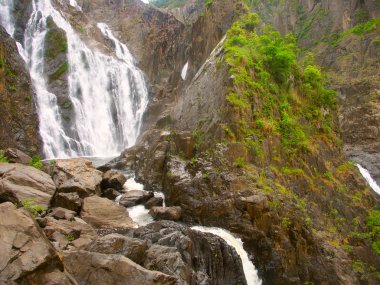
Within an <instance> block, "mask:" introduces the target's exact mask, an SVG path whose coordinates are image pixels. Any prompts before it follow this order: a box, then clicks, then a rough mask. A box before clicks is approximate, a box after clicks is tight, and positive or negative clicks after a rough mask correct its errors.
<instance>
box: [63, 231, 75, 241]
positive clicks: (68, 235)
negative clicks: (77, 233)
mask: <svg viewBox="0 0 380 285" xmlns="http://www.w3.org/2000/svg"><path fill="white" fill-rule="evenodd" d="M65 238H66V239H67V240H68V241H73V240H74V239H75V237H74V236H73V235H72V234H71V233H68V234H67V235H66V236H65Z"/></svg>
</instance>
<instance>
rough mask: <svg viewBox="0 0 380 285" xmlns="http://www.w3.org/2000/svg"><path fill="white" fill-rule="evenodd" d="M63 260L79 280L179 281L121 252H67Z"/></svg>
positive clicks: (170, 284) (133, 284) (164, 284)
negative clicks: (139, 263)
mask: <svg viewBox="0 0 380 285" xmlns="http://www.w3.org/2000/svg"><path fill="white" fill-rule="evenodd" d="M64 264H65V268H66V269H67V270H68V271H69V272H70V273H71V274H72V275H73V277H74V278H75V279H76V280H77V281H78V283H79V284H92V285H104V284H114V285H153V284H155V285H174V284H176V281H177V278H175V277H173V276H169V275H166V274H164V273H161V272H157V271H149V270H147V269H145V268H143V267H141V266H140V265H138V264H136V263H134V262H133V261H131V260H130V259H128V258H126V257H125V256H123V255H120V254H102V253H97V252H88V251H83V250H81V251H73V252H65V253H64Z"/></svg>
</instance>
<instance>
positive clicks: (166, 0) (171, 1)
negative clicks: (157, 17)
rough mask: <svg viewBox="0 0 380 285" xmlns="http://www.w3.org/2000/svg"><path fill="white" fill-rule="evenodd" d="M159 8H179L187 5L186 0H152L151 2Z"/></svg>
mask: <svg viewBox="0 0 380 285" xmlns="http://www.w3.org/2000/svg"><path fill="white" fill-rule="evenodd" d="M149 3H150V4H153V5H154V6H156V7H159V8H178V7H182V6H184V5H185V4H186V0H151V1H150V2H149Z"/></svg>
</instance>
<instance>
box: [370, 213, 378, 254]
mask: <svg viewBox="0 0 380 285" xmlns="http://www.w3.org/2000/svg"><path fill="white" fill-rule="evenodd" d="M367 226H368V228H369V229H370V236H371V238H372V248H373V249H374V251H376V253H377V254H380V211H378V210H372V211H370V214H369V216H368V217H367Z"/></svg>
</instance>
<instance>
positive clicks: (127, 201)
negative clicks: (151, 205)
mask: <svg viewBox="0 0 380 285" xmlns="http://www.w3.org/2000/svg"><path fill="white" fill-rule="evenodd" d="M153 196H154V194H153V192H148V191H144V190H131V191H128V192H126V193H125V194H123V195H122V196H121V198H120V201H119V204H120V205H123V206H124V207H133V206H135V205H139V204H143V203H145V202H146V201H148V200H149V199H150V198H152V197H153Z"/></svg>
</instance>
